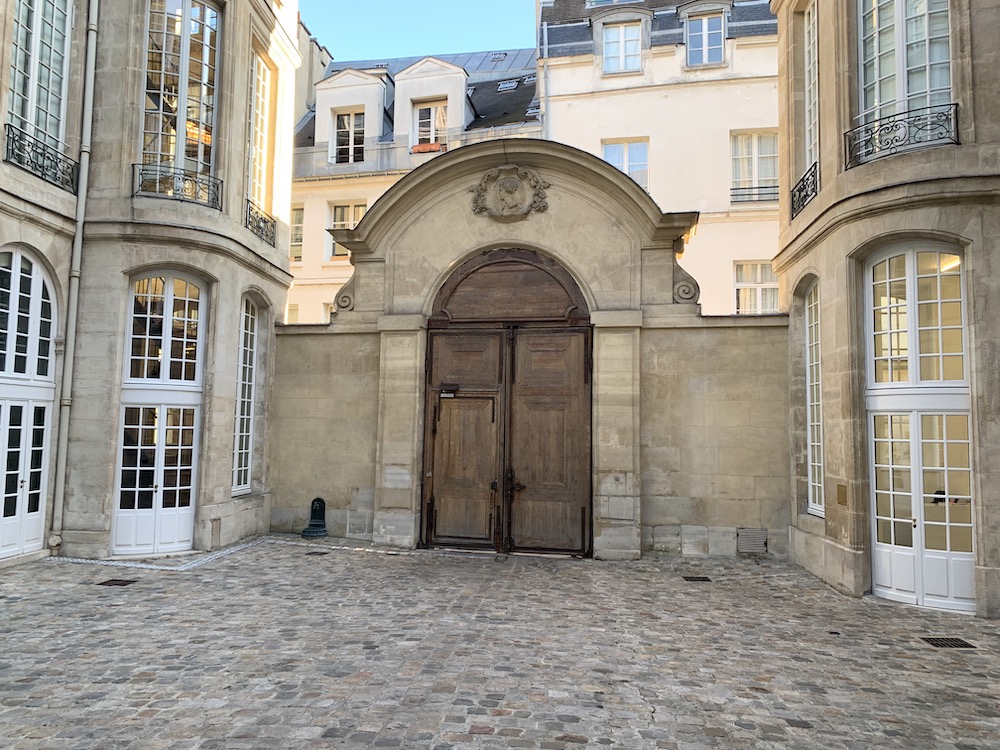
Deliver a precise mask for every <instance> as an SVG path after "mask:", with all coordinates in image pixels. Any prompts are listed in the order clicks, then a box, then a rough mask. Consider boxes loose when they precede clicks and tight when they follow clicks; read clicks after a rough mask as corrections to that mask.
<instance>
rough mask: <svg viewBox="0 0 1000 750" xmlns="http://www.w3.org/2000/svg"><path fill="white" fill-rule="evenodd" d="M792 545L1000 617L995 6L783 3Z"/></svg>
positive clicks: (964, 1)
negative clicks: (994, 312)
mask: <svg viewBox="0 0 1000 750" xmlns="http://www.w3.org/2000/svg"><path fill="white" fill-rule="evenodd" d="M772 7H773V9H774V10H775V12H776V13H777V14H778V17H779V23H780V33H779V37H780V39H781V46H780V79H781V104H782V106H781V132H782V135H783V138H782V159H781V164H782V176H783V184H785V185H788V186H790V187H791V190H790V191H785V192H783V194H782V206H781V211H782V218H783V222H782V234H781V252H780V254H779V255H778V256H777V258H776V259H775V269H776V270H777V271H778V273H779V274H780V277H781V279H782V294H783V298H784V299H785V304H786V305H787V307H788V308H789V310H790V339H789V340H790V347H789V354H790V362H791V370H790V376H791V382H792V388H791V404H792V424H791V428H792V430H791V438H792V446H791V450H792V456H793V467H794V470H793V474H794V476H795V482H794V486H793V490H794V497H795V513H794V516H793V522H792V528H791V546H790V552H791V557H792V559H793V560H795V561H796V562H798V563H799V564H801V565H803V566H804V567H806V568H807V569H808V570H811V571H812V572H814V573H815V574H816V575H818V576H820V577H821V578H823V579H824V580H826V581H828V582H829V583H830V584H831V585H833V586H835V587H836V588H838V589H840V590H842V591H845V592H848V593H851V594H854V595H860V594H862V593H864V592H866V591H873V592H874V593H875V594H876V595H878V596H883V597H887V598H890V599H895V600H899V601H904V602H908V603H914V604H920V605H925V606H935V607H945V608H950V609H959V610H967V611H975V612H976V613H978V614H980V615H986V616H993V617H995V616H997V615H998V614H1000V545H998V541H1000V495H998V493H997V488H996V484H995V483H994V482H993V481H992V478H993V475H994V473H995V471H996V458H995V456H996V452H997V435H996V424H997V405H996V398H995V394H996V392H997V386H998V383H997V373H998V366H997V364H998V363H997V359H996V352H997V337H998V335H1000V331H998V328H997V322H996V316H995V315H994V314H993V307H994V304H995V300H996V299H997V294H998V290H997V284H996V281H995V279H996V277H997V272H996V264H997V260H998V258H1000V244H998V239H997V238H998V236H1000V233H998V229H1000V204H998V197H1000V192H998V189H1000V173H998V170H997V154H998V152H1000V130H998V127H997V123H998V122H1000V113H998V111H997V102H998V101H1000V98H998V95H1000V76H998V75H997V72H996V71H997V62H998V54H1000V53H998V47H997V35H996V29H997V28H998V23H1000V3H997V2H994V1H993V0H986V1H985V2H968V0H952V2H943V1H938V2H935V1H933V0H932V1H929V2H925V3H902V2H892V1H891V0H887V1H886V2H879V3H877V4H876V3H872V2H865V1H864V0H861V1H855V0H851V2H844V3H841V2H824V0H813V2H793V1H791V0H789V1H788V2H785V1H783V0H776V1H775V2H773V3H772Z"/></svg>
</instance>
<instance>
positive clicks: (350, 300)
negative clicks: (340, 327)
mask: <svg viewBox="0 0 1000 750" xmlns="http://www.w3.org/2000/svg"><path fill="white" fill-rule="evenodd" d="M354 279H355V276H351V278H349V279H348V280H347V283H346V284H344V285H343V286H342V287H340V289H339V290H338V292H337V300H336V302H337V312H350V311H351V310H353V309H354Z"/></svg>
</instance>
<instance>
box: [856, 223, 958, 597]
mask: <svg viewBox="0 0 1000 750" xmlns="http://www.w3.org/2000/svg"><path fill="white" fill-rule="evenodd" d="M865 273H866V277H867V278H866V287H867V290H866V306H867V311H866V315H865V317H866V319H867V322H866V329H867V331H866V334H867V339H868V343H867V362H866V369H867V381H868V387H867V389H866V394H865V401H866V407H867V413H868V454H869V466H870V475H869V481H870V486H871V525H872V532H871V539H872V590H873V592H874V593H875V594H876V595H877V596H882V597H885V598H887V599H895V600H897V601H904V602H908V603H911V604H918V605H924V606H931V607H940V608H945V609H955V610H966V611H974V610H975V608H976V599H975V575H974V574H975V547H974V544H975V528H974V521H973V519H974V513H973V505H974V504H975V498H974V496H973V491H974V488H975V482H974V472H973V467H972V462H971V458H972V455H973V450H972V426H971V413H972V401H971V392H970V388H969V367H968V361H967V356H966V353H967V352H968V351H969V344H968V332H967V330H966V326H965V319H966V315H965V281H964V277H963V257H962V256H961V254H960V253H958V252H957V251H955V250H954V249H953V248H951V247H950V246H947V245H942V244H940V243H936V242H931V241H926V240H913V241H910V242H906V243H900V244H897V245H895V246H892V247H890V248H888V249H887V250H885V251H883V252H880V253H878V254H876V255H875V256H874V257H873V258H872V259H871V260H870V261H869V262H868V263H867V264H866V271H865Z"/></svg>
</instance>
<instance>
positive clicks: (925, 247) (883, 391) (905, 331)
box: [864, 241, 970, 410]
mask: <svg viewBox="0 0 1000 750" xmlns="http://www.w3.org/2000/svg"><path fill="white" fill-rule="evenodd" d="M924 251H926V252H939V253H947V254H949V255H954V256H957V257H958V259H959V269H960V271H959V293H960V295H961V300H960V303H961V308H960V314H961V321H962V326H961V344H962V371H963V377H962V379H960V380H944V379H926V380H925V379H923V378H922V377H921V375H920V355H921V353H924V354H933V352H922V348H921V344H920V333H921V330H924V331H927V330H938V331H945V330H954V327H952V326H940V325H939V326H937V327H936V328H935V327H925V328H923V329H921V327H920V319H919V305H920V302H919V300H918V298H917V289H918V278H919V277H920V275H919V274H918V269H917V254H918V253H920V252H924ZM900 255H902V256H905V264H906V266H905V282H906V302H905V304H904V305H902V307H905V312H906V324H905V327H900V328H898V329H896V328H894V327H891V323H890V327H891V331H893V332H898V333H900V334H902V335H903V336H905V341H906V356H905V359H906V363H907V378H906V379H905V380H889V381H885V382H877V381H876V375H875V359H876V352H875V335H876V331H875V321H874V318H875V300H874V289H873V287H872V284H873V280H872V274H873V269H874V268H875V266H877V265H878V264H879V263H881V262H882V261H886V260H888V259H890V258H893V257H898V256H900ZM964 263H965V257H964V254H963V253H962V252H961V251H960V250H959V249H958V248H955V247H953V246H951V245H946V244H944V243H939V242H929V241H926V242H925V241H921V242H914V243H907V244H905V245H894V246H892V247H890V248H887V249H885V250H883V251H881V252H879V253H877V254H876V255H873V256H872V257H871V258H870V259H869V260H868V261H867V262H866V263H865V269H864V270H865V277H864V279H865V351H866V357H865V359H866V368H865V371H866V382H867V392H868V397H869V403H870V408H872V409H875V410H886V409H892V408H897V403H898V402H900V400H901V399H902V402H901V403H902V406H899V407H898V408H903V409H911V408H918V407H913V406H911V405H910V401H909V399H910V398H911V397H920V396H923V395H925V394H928V393H933V394H937V395H938V398H939V399H940V406H939V407H938V408H941V409H945V410H948V409H959V410H961V409H968V408H969V405H968V394H969V360H970V352H969V338H968V337H969V324H968V301H967V300H968V296H967V290H966V274H965V273H964V269H962V266H963V265H964ZM946 274H947V271H946ZM936 278H941V277H940V276H938V277H936ZM939 283H940V282H939ZM951 299H952V298H949V300H951ZM879 333H882V332H879ZM890 346H891V342H890ZM890 356H891V355H890ZM890 369H891V365H890ZM955 398H958V401H955ZM919 408H921V409H923V407H919ZM924 410H925V409H924Z"/></svg>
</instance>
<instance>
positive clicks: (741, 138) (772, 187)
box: [729, 130, 779, 203]
mask: <svg viewBox="0 0 1000 750" xmlns="http://www.w3.org/2000/svg"><path fill="white" fill-rule="evenodd" d="M764 137H767V138H771V139H773V140H774V153H766V154H765V153H762V139H763V138H764ZM729 144H730V145H729V151H730V156H731V163H732V170H731V171H732V185H731V188H732V190H731V197H732V200H733V202H734V203H739V202H745V201H776V200H778V148H779V146H778V132H777V131H776V130H761V131H754V132H742V133H741V132H735V133H730V135H729ZM747 145H748V146H749V149H748V150H749V153H747V154H744V153H742V151H743V147H744V146H747ZM764 159H770V160H772V168H771V170H770V171H771V172H772V173H773V175H774V176H773V177H762V176H761V171H763V170H762V162H763V160H764ZM745 165H747V166H749V170H745V169H744V166H745ZM744 172H749V174H743V173H744ZM746 190H749V191H750V192H749V193H745V192H743V191H746ZM738 191H739V192H738Z"/></svg>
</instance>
